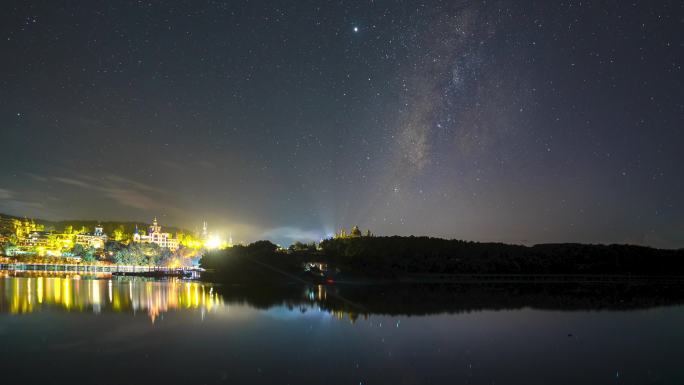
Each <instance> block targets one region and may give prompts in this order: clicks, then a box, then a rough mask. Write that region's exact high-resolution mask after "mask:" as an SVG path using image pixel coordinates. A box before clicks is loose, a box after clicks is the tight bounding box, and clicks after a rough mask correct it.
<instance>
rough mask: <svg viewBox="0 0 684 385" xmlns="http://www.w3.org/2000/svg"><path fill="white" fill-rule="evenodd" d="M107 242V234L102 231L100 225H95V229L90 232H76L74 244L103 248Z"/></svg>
mask: <svg viewBox="0 0 684 385" xmlns="http://www.w3.org/2000/svg"><path fill="white" fill-rule="evenodd" d="M105 243H107V234H105V233H104V232H103V231H102V226H100V225H97V226H95V231H94V232H92V233H85V234H77V235H76V244H77V245H83V246H85V247H93V248H95V249H102V248H104V245H105Z"/></svg>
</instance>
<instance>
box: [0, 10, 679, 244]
mask: <svg viewBox="0 0 684 385" xmlns="http://www.w3.org/2000/svg"><path fill="white" fill-rule="evenodd" d="M0 9H1V12H0V55H1V56H0V57H1V58H2V60H0V130H1V131H0V133H1V136H0V137H1V148H2V158H1V160H0V212H3V213H7V214H14V215H20V216H28V217H38V218H46V219H76V218H79V219H101V220H138V221H150V220H151V219H152V217H154V216H155V215H156V216H158V217H159V219H160V221H161V224H162V225H176V226H181V227H185V228H189V229H195V228H197V227H198V226H200V224H201V222H202V221H203V220H206V221H208V222H209V226H210V229H213V230H215V231H220V232H221V233H222V234H224V235H225V236H227V235H228V234H229V232H232V234H233V238H234V239H235V240H236V241H240V240H243V241H251V240H256V239H261V238H269V239H272V240H274V241H277V242H280V243H283V244H289V243H290V242H291V241H293V240H296V239H300V240H310V239H316V240H317V239H320V238H321V237H324V236H326V235H329V234H330V233H332V232H333V231H334V230H335V229H339V228H340V227H342V226H344V227H347V228H348V227H350V226H352V225H354V224H358V225H359V226H360V227H361V228H362V229H366V228H370V229H371V230H372V231H373V232H375V233H376V234H380V235H391V234H402V235H408V234H416V235H432V236H441V237H448V238H459V239H468V240H479V241H501V242H510V243H524V244H534V243H540V242H592V243H613V242H617V243H635V244H645V245H651V246H657V247H684V88H683V86H684V71H683V70H682V65H684V3H682V2H681V1H564V2H556V1H434V2H430V1H425V2H423V1H421V2H417V1H335V2H327V1H307V0H296V1H294V0H293V1H281V2H270V1H199V0H196V1H195V0H193V1H183V2H157V1H144V2H122V1H112V0H107V1H100V0H89V1H73V2H71V1H65V2H62V1H44V2H30V1H3V2H2V5H1V6H0Z"/></svg>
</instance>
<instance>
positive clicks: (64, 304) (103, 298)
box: [0, 272, 222, 322]
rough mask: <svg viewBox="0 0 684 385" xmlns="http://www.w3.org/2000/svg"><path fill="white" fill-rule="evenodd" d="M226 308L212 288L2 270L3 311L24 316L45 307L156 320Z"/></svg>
mask: <svg viewBox="0 0 684 385" xmlns="http://www.w3.org/2000/svg"><path fill="white" fill-rule="evenodd" d="M221 304H222V302H221V297H220V296H219V295H217V294H216V292H215V291H214V289H213V287H212V286H211V285H207V284H203V283H199V282H191V281H183V280H178V279H170V280H165V281H154V280H150V279H144V278H138V277H112V276H111V275H104V274H99V275H79V274H63V273H54V274H45V273H44V272H41V273H38V274H36V273H33V274H32V273H22V274H18V275H16V274H15V273H8V272H0V313H10V314H25V313H31V312H34V311H38V310H40V309H42V308H45V307H53V308H61V309H63V310H66V311H78V312H93V313H100V312H103V311H113V312H133V313H135V312H139V311H142V312H146V313H147V314H148V315H149V317H150V319H151V321H152V322H154V321H155V320H156V318H157V317H159V315H160V314H162V313H166V312H169V311H172V310H199V311H200V312H201V313H202V314H204V313H205V312H212V311H214V310H215V309H217V308H218V307H220V306H221Z"/></svg>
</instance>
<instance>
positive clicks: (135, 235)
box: [133, 224, 140, 242]
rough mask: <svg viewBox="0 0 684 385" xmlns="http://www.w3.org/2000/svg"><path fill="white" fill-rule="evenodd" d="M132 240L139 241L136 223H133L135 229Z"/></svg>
mask: <svg viewBox="0 0 684 385" xmlns="http://www.w3.org/2000/svg"><path fill="white" fill-rule="evenodd" d="M133 242H140V232H139V231H138V225H137V224H136V225H135V230H134V231H133Z"/></svg>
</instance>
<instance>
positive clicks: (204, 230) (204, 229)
mask: <svg viewBox="0 0 684 385" xmlns="http://www.w3.org/2000/svg"><path fill="white" fill-rule="evenodd" d="M207 238H209V233H208V232H207V221H204V222H202V239H207Z"/></svg>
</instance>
